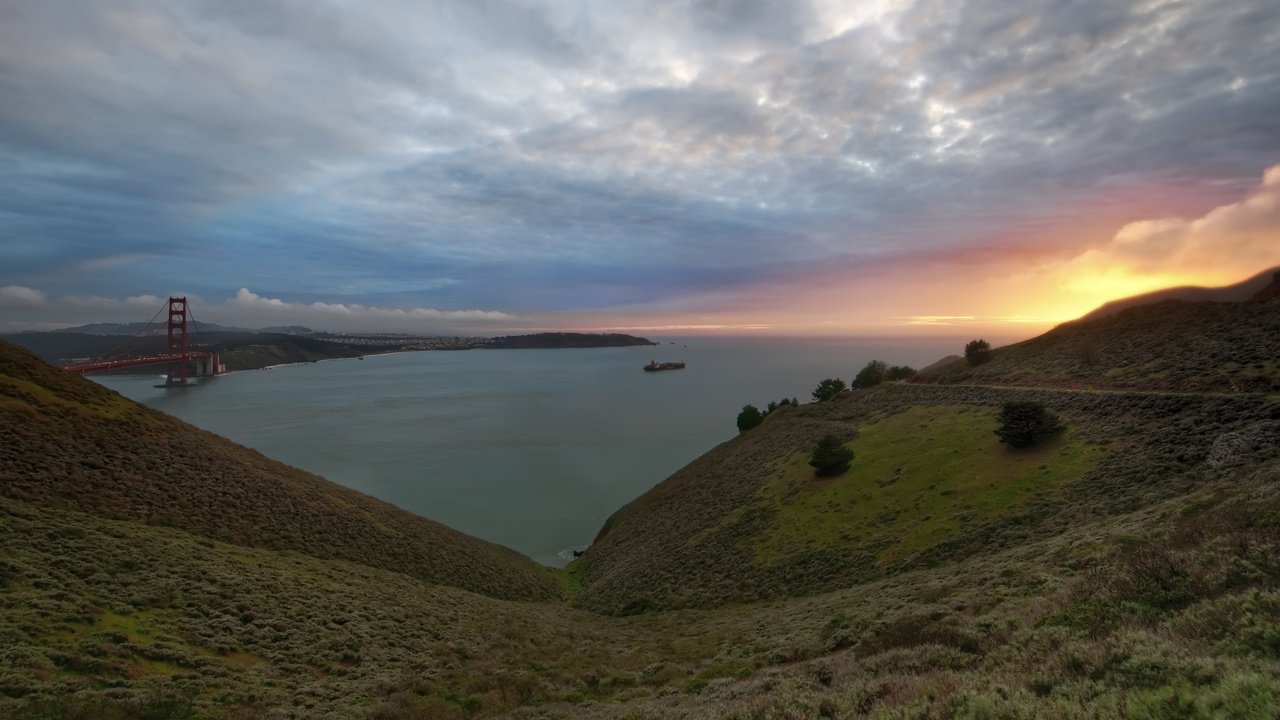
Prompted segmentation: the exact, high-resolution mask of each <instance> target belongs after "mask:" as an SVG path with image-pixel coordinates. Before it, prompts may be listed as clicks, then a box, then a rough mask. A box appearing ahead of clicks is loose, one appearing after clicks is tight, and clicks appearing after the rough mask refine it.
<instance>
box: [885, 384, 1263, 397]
mask: <svg viewBox="0 0 1280 720" xmlns="http://www.w3.org/2000/svg"><path fill="white" fill-rule="evenodd" d="M900 384H902V385H910V386H911V387H930V388H983V389H986V390H1034V391H1039V392H1057V393H1089V394H1093V395H1150V396H1161V397H1168V396H1176V397H1206V398H1208V397H1251V396H1253V397H1269V396H1280V393H1277V392H1274V391H1273V392H1266V391H1258V390H1239V391H1234V392H1226V391H1210V392H1189V391H1178V390H1140V389H1136V388H1135V389H1123V388H1121V389H1110V388H1071V387H1053V386H1051V385H979V384H974V383H913V382H910V381H904V382H902V383H900Z"/></svg>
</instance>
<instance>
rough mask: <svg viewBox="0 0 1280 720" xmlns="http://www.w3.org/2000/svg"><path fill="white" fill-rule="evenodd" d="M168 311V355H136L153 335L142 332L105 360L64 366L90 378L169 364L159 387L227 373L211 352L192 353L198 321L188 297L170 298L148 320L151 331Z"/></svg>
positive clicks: (183, 384)
mask: <svg viewBox="0 0 1280 720" xmlns="http://www.w3.org/2000/svg"><path fill="white" fill-rule="evenodd" d="M166 310H167V311H168V320H167V322H166V323H165V324H166V337H167V338H168V351H167V352H164V353H152V354H149V355H134V354H133V353H136V352H137V350H138V347H139V346H140V345H141V344H142V343H143V342H144V341H145V340H147V339H148V338H149V337H151V336H152V335H151V333H150V332H143V333H141V334H139V335H138V336H136V337H135V338H133V339H134V340H136V342H135V343H133V344H129V342H128V341H126V342H125V343H121V344H120V345H118V346H116V347H115V348H113V349H111V350H110V351H108V352H106V353H104V354H103V355H104V357H101V358H96V359H93V360H88V361H85V362H80V363H74V364H71V365H65V366H63V367H64V368H65V369H66V370H69V371H71V372H73V373H79V374H81V375H87V374H89V373H105V372H111V371H112V370H124V369H126V368H136V367H145V366H147V365H167V366H168V368H169V371H168V377H167V380H166V381H165V384H164V385H162V386H159V387H185V386H186V384H187V379H188V378H190V377H213V376H214V375H218V374H219V373H223V372H226V367H225V366H224V365H222V364H221V363H220V362H219V358H218V354H217V353H215V352H212V351H210V350H192V349H191V348H190V347H189V340H190V336H191V333H190V332H189V329H190V327H191V326H193V325H194V324H195V318H194V317H193V316H192V315H191V312H190V308H189V307H188V305H187V299H186V298H185V297H170V298H169V301H168V302H167V303H165V307H163V308H161V309H160V310H158V311H156V314H155V315H153V316H152V317H151V319H150V320H148V321H147V326H148V328H151V327H154V328H156V330H157V331H158V330H159V324H158V323H157V322H156V319H157V318H159V317H160V314H161V313H163V312H165V311H166ZM188 320H190V323H188ZM113 356H114V357H113Z"/></svg>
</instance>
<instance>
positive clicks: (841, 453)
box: [809, 435, 853, 477]
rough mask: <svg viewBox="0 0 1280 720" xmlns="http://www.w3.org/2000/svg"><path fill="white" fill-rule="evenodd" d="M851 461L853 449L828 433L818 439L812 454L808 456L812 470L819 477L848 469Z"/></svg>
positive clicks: (837, 473) (836, 473)
mask: <svg viewBox="0 0 1280 720" xmlns="http://www.w3.org/2000/svg"><path fill="white" fill-rule="evenodd" d="M852 462H853V451H852V450H850V449H849V448H847V447H845V446H844V443H842V442H840V438H838V437H836V436H835V435H828V436H826V437H824V438H822V439H821V440H819V441H818V445H817V446H816V447H814V449H813V455H810V456H809V464H810V465H812V466H813V468H814V472H815V473H816V474H817V475H818V476H819V477H827V476H830V475H839V474H840V473H842V472H844V471H846V470H848V469H849V464H850V463H852Z"/></svg>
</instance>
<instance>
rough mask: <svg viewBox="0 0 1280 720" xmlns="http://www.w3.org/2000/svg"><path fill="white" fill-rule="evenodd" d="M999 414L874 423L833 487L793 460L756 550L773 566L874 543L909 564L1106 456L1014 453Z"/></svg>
mask: <svg viewBox="0 0 1280 720" xmlns="http://www.w3.org/2000/svg"><path fill="white" fill-rule="evenodd" d="M995 414H996V413H995V411H994V409H993V408H990V407H983V406H972V405H970V406H934V407H919V406H917V407H912V408H910V409H908V410H906V411H905V412H901V413H898V414H895V415H891V416H889V417H886V418H884V419H881V420H877V421H875V422H871V423H868V424H866V425H863V426H862V427H861V428H860V429H859V432H858V437H857V438H856V439H855V440H854V441H852V442H851V443H850V444H849V446H850V447H851V448H852V449H853V451H854V453H855V458H854V463H853V466H852V467H851V469H850V470H849V471H848V472H847V473H845V474H843V475H840V476H838V477H835V478H831V479H823V478H816V477H815V476H814V473H813V469H812V468H811V467H809V465H808V456H807V455H805V454H804V453H798V454H796V455H793V456H792V457H791V458H789V460H788V461H787V462H786V463H785V464H784V465H783V467H782V468H781V470H780V472H778V473H777V474H776V475H775V478H774V479H773V480H772V481H770V482H769V483H768V484H767V485H766V486H765V487H764V488H762V491H761V498H760V502H761V503H762V504H763V505H766V506H772V507H777V508H778V514H777V517H776V518H775V520H774V521H773V522H772V523H771V524H770V526H769V529H768V530H767V531H766V532H764V533H761V534H760V536H759V537H758V538H757V540H756V556H757V558H758V559H759V560H760V561H761V562H765V563H769V562H775V561H777V560H778V559H780V558H783V557H786V556H787V555H789V554H792V553H795V552H804V551H805V550H807V549H812V548H816V547H823V548H856V547H859V546H863V545H866V544H869V543H872V542H875V543H876V545H877V546H878V547H880V548H882V549H880V550H879V551H878V552H879V555H878V557H877V561H878V562H884V561H888V560H890V559H891V558H893V557H895V556H896V557H903V556H909V555H911V554H913V553H916V552H919V551H921V550H924V549H926V548H928V547H930V546H933V545H936V544H938V543H939V542H943V541H946V540H949V539H953V538H955V537H957V536H958V535H960V534H961V533H962V532H964V531H965V529H966V528H967V527H971V526H973V525H975V524H980V523H983V522H987V521H990V520H993V519H996V518H998V517H1002V516H1007V515H1009V514H1012V513H1017V512H1021V511H1024V510H1025V509H1026V508H1027V506H1028V504H1029V503H1030V501H1031V500H1033V499H1043V498H1045V497H1047V496H1050V495H1053V494H1055V492H1056V490H1057V489H1058V488H1059V486H1060V485H1062V484H1063V483H1067V482H1071V481H1072V480H1077V479H1079V478H1081V477H1083V476H1084V475H1085V474H1086V473H1087V472H1089V471H1090V470H1092V469H1093V467H1094V466H1095V465H1096V464H1097V462H1098V460H1099V458H1100V456H1101V454H1102V451H1101V449H1100V448H1099V447H1098V446H1096V445H1089V444H1086V443H1084V442H1082V441H1081V440H1080V439H1079V438H1078V437H1076V436H1075V434H1074V433H1071V432H1070V431H1068V432H1067V433H1066V435H1065V437H1061V438H1058V439H1055V440H1053V441H1051V442H1049V443H1046V444H1044V445H1042V446H1040V447H1034V448H1029V449H1027V450H1013V449H1011V448H1008V447H1006V446H1004V445H1001V444H1000V443H999V441H998V440H997V439H996V437H995V436H994V434H993V433H992V432H991V431H992V428H994V427H995V426H996V422H995ZM886 536H887V542H886Z"/></svg>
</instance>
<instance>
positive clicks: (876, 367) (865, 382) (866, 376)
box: [853, 360, 889, 388]
mask: <svg viewBox="0 0 1280 720" xmlns="http://www.w3.org/2000/svg"><path fill="white" fill-rule="evenodd" d="M888 373H889V364H888V363H886V362H885V361H883V360H872V361H871V362H869V363H867V366H866V367H864V368H862V370H860V371H859V372H858V375H857V377H855V378H854V379H853V386H854V387H860V388H867V387H871V386H873V385H879V384H880V383H882V382H884V381H885V376H886V375H887V374H888Z"/></svg>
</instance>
